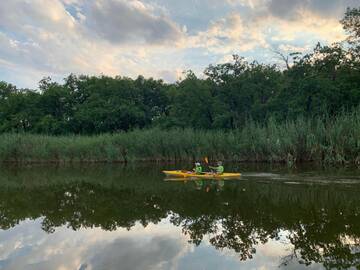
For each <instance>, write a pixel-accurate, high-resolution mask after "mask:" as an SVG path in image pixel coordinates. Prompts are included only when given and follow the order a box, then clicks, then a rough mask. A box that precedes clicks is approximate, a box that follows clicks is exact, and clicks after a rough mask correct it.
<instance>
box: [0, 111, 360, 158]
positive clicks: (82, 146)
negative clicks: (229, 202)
mask: <svg viewBox="0 0 360 270" xmlns="http://www.w3.org/2000/svg"><path fill="white" fill-rule="evenodd" d="M205 156H207V157H209V159H213V160H217V159H222V160H231V161H253V162H286V163H288V164H294V163H296V162H302V161H316V162H322V163H349V162H351V163H357V164H360V110H357V111H354V112H352V113H343V114H341V115H339V116H337V117H334V118H328V117H324V118H321V119H320V118H318V119H304V118H298V119H297V120H294V121H287V122H282V123H279V122H276V121H275V120H273V119H270V120H269V121H268V122H267V123H266V124H263V125H260V124H257V123H255V122H253V121H248V123H247V124H246V125H245V126H244V128H242V129H238V130H232V131H221V130H214V131H201V130H192V129H173V130H160V129H148V130H134V131H131V132H127V133H125V132H122V133H116V134H103V135H97V136H80V135H79V136H75V135H71V136H46V135H33V134H2V135H0V162H18V163H27V162H60V163H61V162H128V161H180V160H201V159H203V158H204V157H205Z"/></svg>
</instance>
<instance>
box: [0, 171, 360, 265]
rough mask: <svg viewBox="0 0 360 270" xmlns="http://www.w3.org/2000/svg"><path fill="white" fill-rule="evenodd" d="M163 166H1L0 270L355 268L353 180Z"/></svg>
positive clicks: (356, 197)
mask: <svg viewBox="0 0 360 270" xmlns="http://www.w3.org/2000/svg"><path fill="white" fill-rule="evenodd" d="M175 167H176V166H174V165H166V166H162V167H161V166H152V167H144V166H141V167H133V166H128V167H124V166H121V165H112V166H105V165H96V166H87V167H65V168H64V167H62V168H55V167H52V168H46V167H43V166H35V167H34V166H33V167H27V168H16V167H2V168H1V169H0V224H1V227H0V269H36V270H42V269H59V270H60V269H61V270H62V269H74V270H79V269H81V270H84V269H87V270H92V269H196V270H198V269H279V268H280V269H331V268H334V269H360V193H359V192H360V174H359V172H360V170H359V169H331V170H329V169H327V170H324V169H316V168H311V167H307V168H297V169H292V170H290V169H287V168H284V167H283V168H282V167H270V166H258V167H255V166H253V167H251V166H245V165H241V166H235V165H234V166H232V168H229V167H228V169H229V170H234V171H241V172H243V176H242V178H241V180H238V181H229V180H226V181H188V182H182V181H174V180H168V181H165V180H164V176H163V175H162V174H161V172H160V171H161V169H162V168H163V169H165V168H167V169H173V168H175ZM177 167H179V166H177Z"/></svg>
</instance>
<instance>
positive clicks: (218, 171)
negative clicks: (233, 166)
mask: <svg viewBox="0 0 360 270" xmlns="http://www.w3.org/2000/svg"><path fill="white" fill-rule="evenodd" d="M209 168H210V169H213V170H215V172H216V174H223V173H224V166H223V165H222V162H221V161H218V162H217V166H216V167H213V166H209Z"/></svg>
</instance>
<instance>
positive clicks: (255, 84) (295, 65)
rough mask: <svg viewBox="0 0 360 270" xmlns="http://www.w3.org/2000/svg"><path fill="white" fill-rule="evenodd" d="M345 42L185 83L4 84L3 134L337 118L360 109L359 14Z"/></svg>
mask: <svg viewBox="0 0 360 270" xmlns="http://www.w3.org/2000/svg"><path fill="white" fill-rule="evenodd" d="M341 23H342V25H343V28H344V30H345V31H346V33H347V34H348V36H347V39H346V40H344V41H343V42H339V43H335V44H332V45H326V46H324V45H321V44H317V45H316V46H315V48H314V50H313V51H312V52H311V53H308V54H306V55H302V54H301V53H297V52H294V53H291V54H289V55H288V56H286V55H283V54H281V53H279V54H280V55H281V56H282V59H283V60H284V62H285V66H286V68H285V69H281V68H280V67H279V66H278V65H269V64H262V63H258V62H256V61H255V62H252V63H248V62H247V61H245V60H244V58H242V57H240V56H237V55H234V59H233V61H232V62H230V63H225V64H218V65H210V66H209V67H208V68H206V70H205V71H204V74H205V76H204V78H198V77H196V75H195V74H194V73H193V72H192V71H188V72H186V73H185V74H184V79H182V80H180V81H178V82H176V83H174V84H167V83H164V82H163V81H162V80H155V79H152V78H150V79H145V78H144V77H142V76H139V77H138V78H137V79H135V80H133V79H130V78H126V77H115V78H112V77H107V76H100V77H93V76H84V75H81V76H75V75H73V74H71V75H70V76H68V77H67V78H65V80H64V83H63V84H60V83H57V82H54V81H52V80H51V79H50V78H44V79H43V80H41V81H40V83H39V89H38V90H30V89H18V88H16V87H15V86H13V85H11V84H8V83H5V82H0V132H1V133H3V132H32V133H46V134H97V133H103V132H116V131H127V130H130V129H134V128H147V127H154V126H159V127H161V128H172V127H193V128H199V129H234V128H240V127H241V126H242V125H243V124H244V123H245V122H246V121H247V120H248V119H253V120H255V121H258V122H262V121H266V120H267V119H268V118H270V117H272V118H275V119H277V120H279V121H283V120H286V119H294V118H297V117H299V116H302V117H317V116H323V115H327V116H334V115H336V114H338V113H339V112H342V111H350V110H352V109H353V108H355V107H358V106H359V105H360V8H353V9H348V10H347V12H346V13H345V16H344V18H343V19H342V20H341Z"/></svg>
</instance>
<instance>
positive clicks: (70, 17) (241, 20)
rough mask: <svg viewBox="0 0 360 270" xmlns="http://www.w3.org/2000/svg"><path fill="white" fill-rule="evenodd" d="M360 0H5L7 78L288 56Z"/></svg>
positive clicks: (0, 65) (0, 25)
mask: <svg viewBox="0 0 360 270" xmlns="http://www.w3.org/2000/svg"><path fill="white" fill-rule="evenodd" d="M359 6H360V0H182V1H180V0H11V1H7V0H0V81H1V80H3V81H6V82H9V83H12V84H15V85H17V86H18V87H22V88H37V85H38V82H39V81H40V80H41V79H42V78H43V77H45V76H50V77H52V78H53V79H54V80H55V81H59V82H60V81H62V79H63V78H64V77H66V76H68V75H69V74H70V73H74V74H87V75H109V76H116V75H120V76H127V77H132V78H136V77H137V76H138V75H143V76H145V77H154V78H157V79H163V80H164V81H166V82H175V81H176V80H178V79H180V78H181V77H182V76H183V72H184V71H185V70H189V69H191V70H193V71H194V72H195V73H196V74H197V75H199V76H201V75H202V73H203V71H204V69H205V68H206V67H207V66H208V65H209V64H217V63H224V62H227V61H230V60H231V59H232V55H233V54H238V55H241V56H243V57H245V59H247V60H248V61H253V60H257V61H259V62H264V63H280V59H279V58H278V56H277V55H276V54H275V53H274V51H280V52H282V53H284V54H286V53H289V52H293V51H297V52H307V51H310V50H311V49H312V48H313V47H314V46H315V44H316V43H317V42H318V41H319V42H321V43H322V44H331V43H333V42H336V41H340V40H343V39H344V32H343V30H342V27H341V25H340V23H339V19H341V18H342V16H343V14H344V12H345V10H346V7H359Z"/></svg>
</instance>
